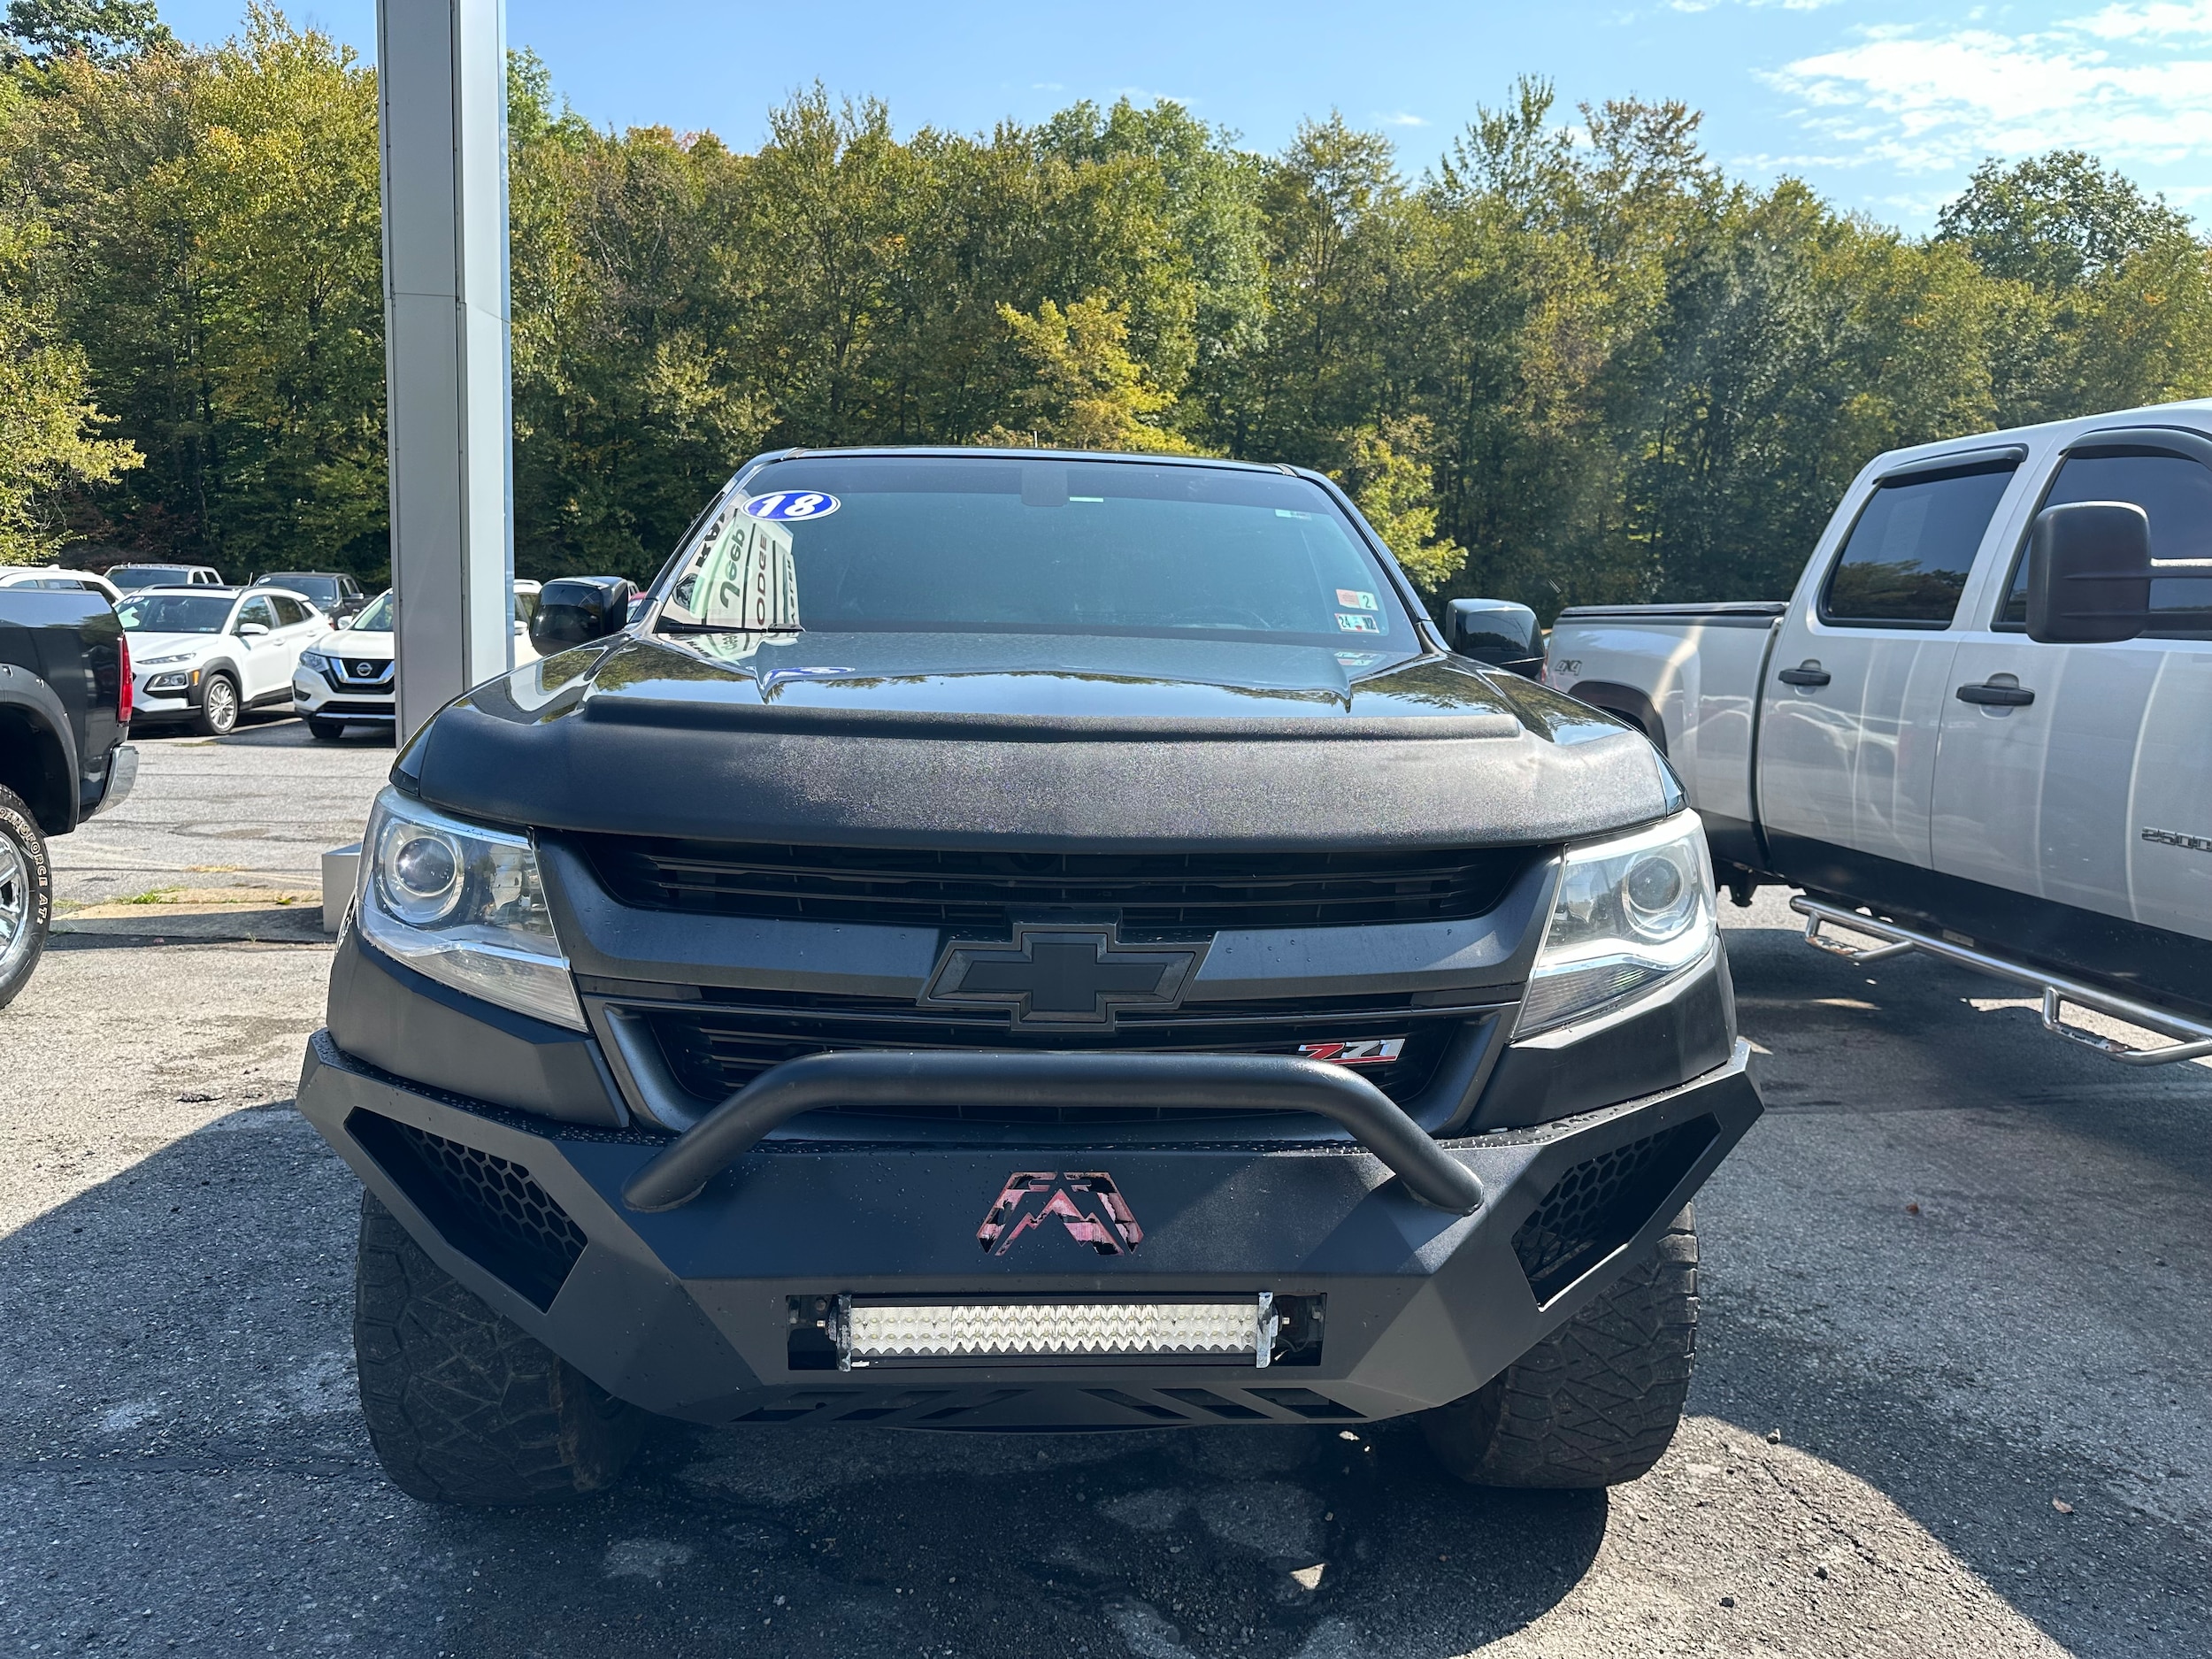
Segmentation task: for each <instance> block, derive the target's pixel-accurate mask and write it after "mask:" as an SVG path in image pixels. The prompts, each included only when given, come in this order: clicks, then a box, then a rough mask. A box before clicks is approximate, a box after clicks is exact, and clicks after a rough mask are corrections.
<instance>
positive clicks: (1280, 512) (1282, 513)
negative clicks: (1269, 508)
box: [1275, 507, 1313, 518]
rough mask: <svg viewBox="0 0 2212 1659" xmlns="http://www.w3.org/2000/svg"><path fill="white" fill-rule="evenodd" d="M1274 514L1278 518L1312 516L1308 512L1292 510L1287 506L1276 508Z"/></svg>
mask: <svg viewBox="0 0 2212 1659" xmlns="http://www.w3.org/2000/svg"><path fill="white" fill-rule="evenodd" d="M1275 516H1276V517H1277V518H1312V517H1313V515H1312V514H1311V513H1310V512H1293V511H1291V510H1290V509H1289V508H1287V507H1278V508H1276V509H1275Z"/></svg>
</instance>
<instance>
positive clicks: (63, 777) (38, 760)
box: [0, 665, 78, 835]
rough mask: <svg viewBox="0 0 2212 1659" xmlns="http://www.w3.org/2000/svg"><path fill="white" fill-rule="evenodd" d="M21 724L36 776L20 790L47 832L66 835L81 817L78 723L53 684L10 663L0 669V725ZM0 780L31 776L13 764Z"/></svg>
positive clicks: (11, 782) (15, 781)
mask: <svg viewBox="0 0 2212 1659" xmlns="http://www.w3.org/2000/svg"><path fill="white" fill-rule="evenodd" d="M16 725H20V726H22V727H23V728H24V731H25V734H26V736H27V739H28V745H27V746H28V748H29V749H30V754H31V760H32V767H33V772H34V775H35V776H36V777H37V780H38V781H37V784H36V785H35V787H34V788H33V789H32V791H31V792H30V793H29V794H27V795H26V794H24V791H23V790H21V789H20V788H17V789H16V792H17V793H18V794H19V795H24V803H25V804H26V805H27V806H28V807H29V808H30V809H31V813H32V816H33V817H35V818H37V819H38V826H39V828H41V829H42V830H44V831H45V832H46V833H48V834H49V835H66V834H67V833H69V832H70V831H71V830H73V829H75V828H76V827H77V819H78V801H77V776H78V767H77V765H76V764H75V762H74V760H73V758H72V757H73V755H74V754H75V752H76V728H75V727H73V726H71V725H70V724H69V713H68V710H65V709H64V708H63V707H62V701H61V698H60V697H59V696H58V695H57V694H56V693H55V690H54V688H53V687H51V686H50V685H48V684H47V683H46V682H45V681H44V680H42V679H40V678H39V677H38V676H37V675H36V674H35V673H33V672H30V671H29V670H28V669H27V668H22V667H19V666H14V665H6V666H5V667H4V668H0V726H16ZM0 781H4V782H5V783H6V784H7V785H8V786H9V787H11V788H16V786H17V785H18V783H19V782H23V781H28V780H27V778H25V777H24V776H23V775H22V774H19V773H15V772H13V771H12V768H11V769H8V771H7V775H4V776H0Z"/></svg>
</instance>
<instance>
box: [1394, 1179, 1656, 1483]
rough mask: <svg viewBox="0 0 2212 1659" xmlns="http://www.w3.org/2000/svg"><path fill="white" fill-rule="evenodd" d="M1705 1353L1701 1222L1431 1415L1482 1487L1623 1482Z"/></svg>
mask: <svg viewBox="0 0 2212 1659" xmlns="http://www.w3.org/2000/svg"><path fill="white" fill-rule="evenodd" d="M1696 1349H1697V1218H1696V1216H1695V1215H1694V1213H1693V1211H1692V1210H1689V1209H1688V1208H1685V1209H1684V1210H1683V1211H1682V1213H1681V1214H1680V1215H1678V1216H1677V1217H1675V1218H1674V1219H1673V1221H1671V1223H1669V1224H1668V1226H1667V1230H1666V1232H1664V1233H1661V1234H1660V1235H1659V1240H1658V1246H1657V1248H1656V1250H1655V1252H1654V1253H1653V1254H1652V1255H1651V1256H1648V1257H1647V1258H1646V1259H1645V1260H1644V1261H1642V1262H1640V1263H1637V1264H1636V1265H1635V1266H1633V1267H1632V1268H1630V1269H1629V1270H1628V1271H1627V1272H1625V1273H1624V1274H1623V1275H1622V1276H1621V1277H1620V1278H1619V1279H1617V1280H1616V1281H1615V1282H1614V1283H1613V1284H1612V1285H1611V1286H1609V1288H1608V1289H1607V1290H1606V1291H1605V1292H1604V1294H1601V1296H1599V1297H1598V1299H1597V1300H1596V1301H1595V1302H1592V1303H1591V1304H1590V1305H1589V1306H1588V1307H1586V1308H1585V1309H1584V1310H1582V1311H1581V1312H1580V1313H1578V1314H1577V1315H1575V1317H1573V1318H1571V1319H1570V1320H1568V1321H1567V1323H1566V1324H1565V1325H1562V1326H1560V1327H1559V1329H1558V1330H1556V1331H1555V1332H1553V1333H1552V1334H1551V1335H1549V1336H1548V1337H1546V1338H1545V1339H1544V1340H1542V1341H1541V1342H1539V1343H1538V1344H1537V1345H1536V1346H1535V1347H1534V1348H1532V1349H1530V1350H1529V1351H1528V1352H1527V1353H1526V1354H1524V1355H1523V1356H1521V1357H1520V1358H1519V1359H1517V1360H1516V1361H1514V1362H1513V1363H1512V1364H1510V1365H1509V1366H1507V1367H1506V1368H1505V1370H1504V1371H1502V1372H1501V1373H1500V1374H1499V1375H1498V1376H1496V1377H1494V1378H1493V1379H1491V1380H1490V1381H1489V1382H1488V1383H1487V1384H1486V1385H1485V1386H1482V1387H1480V1388H1478V1389H1477V1390H1476V1391H1475V1392H1474V1393H1473V1394H1469V1395H1468V1396H1467V1397H1466V1398H1465V1399H1463V1400H1455V1401H1454V1402H1452V1403H1451V1404H1449V1405H1448V1406H1439V1407H1437V1408H1436V1409H1434V1410H1432V1411H1426V1412H1424V1413H1423V1414H1422V1417H1421V1426H1422V1429H1423V1430H1424V1431H1425V1433H1426V1434H1427V1436H1428V1442H1429V1447H1430V1449H1432V1451H1433V1452H1434V1453H1435V1454H1436V1455H1437V1457H1438V1459H1439V1461H1440V1462H1441V1463H1443V1464H1444V1466H1445V1467H1446V1468H1447V1469H1448V1470H1450V1471H1452V1473H1454V1474H1455V1475H1457V1476H1458V1477H1459V1478H1460V1479H1462V1480H1464V1481H1467V1482H1468V1483H1469V1484H1471V1485H1473V1486H1552V1487H1560V1486H1570V1487H1572V1486H1580V1487H1588V1486H1619V1485H1621V1484H1622V1483H1623V1482H1624V1481H1630V1480H1633V1479H1636V1478H1637V1477H1638V1476H1640V1475H1642V1474H1644V1473H1645V1472H1646V1471H1648V1470H1649V1469H1650V1468H1651V1466H1652V1465H1653V1464H1654V1463H1657V1462H1658V1461H1659V1458H1660V1456H1661V1455H1662V1454H1663V1453H1664V1452H1665V1451H1666V1449H1667V1447H1668V1444H1669V1443H1670V1442H1671V1440H1673V1439H1674V1431H1675V1429H1676V1427H1677V1425H1679V1424H1680V1422H1681V1420H1682V1402H1683V1401H1684V1400H1685V1399H1686V1398H1687V1396H1688V1394H1689V1392H1690V1370H1691V1365H1692V1363H1693V1361H1694V1357H1695V1355H1696Z"/></svg>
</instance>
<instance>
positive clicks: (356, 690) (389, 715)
mask: <svg viewBox="0 0 2212 1659" xmlns="http://www.w3.org/2000/svg"><path fill="white" fill-rule="evenodd" d="M292 711H293V712H294V713H296V714H297V715H299V716H300V717H301V718H303V719H306V718H315V719H329V720H353V721H359V722H361V723H363V724H367V723H370V722H389V721H391V720H393V719H394V718H396V697H395V695H394V692H393V689H392V675H391V672H390V670H389V668H387V670H386V671H385V672H384V673H383V674H382V675H381V676H380V678H377V679H373V680H354V679H352V678H350V677H349V676H344V675H341V674H339V673H338V672H337V671H335V670H331V671H327V672H317V671H316V670H314V669H311V668H308V667H305V666H302V667H299V668H297V669H295V670H294V671H293V673H292Z"/></svg>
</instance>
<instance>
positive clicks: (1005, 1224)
mask: <svg viewBox="0 0 2212 1659" xmlns="http://www.w3.org/2000/svg"><path fill="white" fill-rule="evenodd" d="M1052 1223H1057V1224H1059V1225H1062V1226H1064V1227H1065V1228H1066V1229H1067V1230H1068V1237H1070V1238H1071V1239H1073V1240H1075V1241H1076V1242H1077V1243H1078V1244H1087V1245H1089V1246H1090V1247H1091V1248H1093V1249H1094V1250H1096V1251H1097V1252H1098V1253H1099V1254H1100V1255H1101V1256H1127V1255H1129V1254H1131V1253H1132V1252H1133V1251H1134V1250H1135V1249H1136V1248H1137V1246H1139V1245H1140V1244H1141V1243H1143V1242H1144V1229H1143V1228H1142V1227H1141V1226H1139V1225H1137V1218H1136V1217H1135V1216H1134V1215H1133V1214H1132V1213H1130V1210H1129V1201H1128V1200H1127V1199H1125V1198H1124V1197H1123V1196H1122V1195H1121V1189H1120V1188H1119V1187H1116V1186H1115V1185H1114V1178H1113V1177H1112V1176H1110V1175H1109V1174H1107V1173H1106V1172H1105V1171H1102V1170H1094V1171H1079V1170H1069V1171H1066V1172H1065V1173H1064V1174H1060V1175H1055V1174H1054V1173H1053V1171H1050V1170H1017V1171H1014V1173H1013V1174H1011V1175H1010V1176H1008V1177H1007V1178H1006V1185H1005V1187H1004V1188H1003V1189H1002V1190H1001V1192H1000V1193H999V1195H998V1202H996V1203H995V1204H993V1205H992V1206H991V1208H990V1210H988V1211H987V1213H986V1214H985V1216H984V1217H983V1225H981V1226H979V1227H978V1228H977V1229H976V1230H975V1241H976V1242H977V1243H978V1244H979V1245H981V1246H982V1247H983V1248H984V1249H985V1250H986V1251H987V1253H988V1254H990V1255H992V1256H1003V1255H1005V1254H1006V1253H1007V1252H1008V1251H1009V1250H1010V1249H1012V1248H1014V1246H1015V1245H1016V1243H1018V1241H1019V1240H1021V1239H1022V1237H1023V1236H1024V1235H1025V1234H1027V1233H1033V1232H1034V1231H1035V1230H1036V1229H1038V1228H1040V1227H1042V1226H1045V1225H1048V1224H1052Z"/></svg>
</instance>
